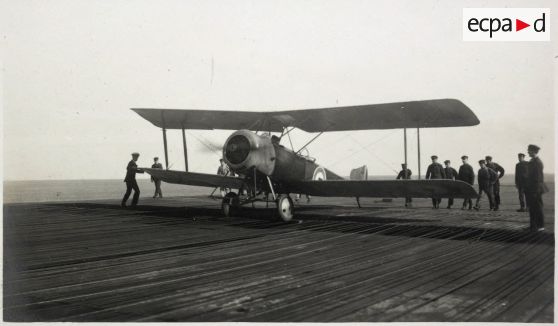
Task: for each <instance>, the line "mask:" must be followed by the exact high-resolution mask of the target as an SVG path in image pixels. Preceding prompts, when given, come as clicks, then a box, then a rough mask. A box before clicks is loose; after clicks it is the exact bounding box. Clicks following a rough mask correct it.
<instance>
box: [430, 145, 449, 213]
mask: <svg viewBox="0 0 558 326" xmlns="http://www.w3.org/2000/svg"><path fill="white" fill-rule="evenodd" d="M430 159H431V160H432V164H430V165H429V166H428V169H427V170H426V179H431V180H433V179H445V178H446V173H445V172H444V167H443V166H442V164H440V163H438V156H436V155H432V156H431V157H430ZM441 202H442V198H439V197H432V208H433V209H437V208H440V203H441Z"/></svg>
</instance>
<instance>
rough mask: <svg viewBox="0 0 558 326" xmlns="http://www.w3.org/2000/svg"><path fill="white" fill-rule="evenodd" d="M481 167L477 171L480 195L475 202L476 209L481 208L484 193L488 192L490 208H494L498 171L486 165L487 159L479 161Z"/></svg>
mask: <svg viewBox="0 0 558 326" xmlns="http://www.w3.org/2000/svg"><path fill="white" fill-rule="evenodd" d="M479 165H480V169H479V172H478V173H477V178H478V184H479V196H478V197H477V202H476V203H475V210H477V211H478V210H479V209H480V201H481V198H482V193H483V192H484V193H486V195H487V196H488V202H489V204H490V210H494V205H495V204H494V193H493V189H494V183H496V180H498V174H497V173H496V171H494V170H492V169H490V168H489V167H487V166H486V161H485V160H480V161H479Z"/></svg>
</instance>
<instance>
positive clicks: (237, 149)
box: [223, 130, 275, 175]
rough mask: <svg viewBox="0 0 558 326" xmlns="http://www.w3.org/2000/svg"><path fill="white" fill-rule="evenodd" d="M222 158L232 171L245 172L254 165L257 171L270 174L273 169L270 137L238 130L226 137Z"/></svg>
mask: <svg viewBox="0 0 558 326" xmlns="http://www.w3.org/2000/svg"><path fill="white" fill-rule="evenodd" d="M223 159H224V160H225V162H226V163H227V164H228V165H229V166H230V168H231V169H232V170H233V171H234V172H238V173H245V172H246V171H247V170H249V169H251V168H253V167H255V168H256V170H258V171H259V172H261V173H263V174H265V175H271V174H272V173H273V170H274V169H275V148H274V147H273V143H272V142H271V138H270V137H267V136H259V135H256V134H255V133H253V132H251V131H249V130H238V131H235V132H234V133H232V134H231V135H230V136H229V138H227V141H226V142H225V146H223Z"/></svg>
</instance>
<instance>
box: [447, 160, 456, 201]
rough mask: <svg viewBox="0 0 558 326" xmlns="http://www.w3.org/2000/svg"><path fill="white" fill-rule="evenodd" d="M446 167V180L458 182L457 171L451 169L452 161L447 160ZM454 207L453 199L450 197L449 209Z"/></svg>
mask: <svg viewBox="0 0 558 326" xmlns="http://www.w3.org/2000/svg"><path fill="white" fill-rule="evenodd" d="M444 165H445V166H446V167H444V173H445V174H446V179H449V180H457V171H455V169H454V168H452V167H451V161H450V160H445V161H444ZM452 205H453V197H449V198H448V207H447V208H448V209H451V206H452Z"/></svg>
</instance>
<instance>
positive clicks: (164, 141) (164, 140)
mask: <svg viewBox="0 0 558 326" xmlns="http://www.w3.org/2000/svg"><path fill="white" fill-rule="evenodd" d="M163 146H164V147H165V167H166V168H167V170H168V169H169V152H168V150H167V129H165V128H163Z"/></svg>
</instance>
